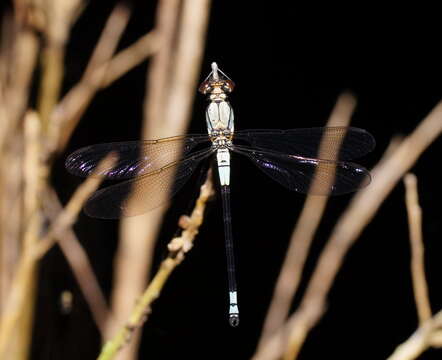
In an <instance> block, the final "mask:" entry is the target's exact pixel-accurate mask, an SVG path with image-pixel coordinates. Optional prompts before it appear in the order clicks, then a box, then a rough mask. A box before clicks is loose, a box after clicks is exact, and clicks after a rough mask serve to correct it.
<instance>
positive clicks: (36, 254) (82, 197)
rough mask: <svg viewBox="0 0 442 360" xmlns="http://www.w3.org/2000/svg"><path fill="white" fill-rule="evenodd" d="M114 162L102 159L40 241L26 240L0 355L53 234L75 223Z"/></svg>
mask: <svg viewBox="0 0 442 360" xmlns="http://www.w3.org/2000/svg"><path fill="white" fill-rule="evenodd" d="M113 161H115V156H114V155H112V154H110V155H109V156H108V157H106V158H105V159H103V160H102V161H101V162H100V164H99V165H98V167H97V169H96V171H94V173H93V174H92V175H91V176H89V177H88V178H87V179H86V181H85V182H84V183H83V184H82V185H81V186H80V187H79V188H78V189H77V191H76V192H75V193H74V195H73V196H72V197H71V200H70V201H69V202H68V204H67V205H66V207H65V208H64V209H63V211H62V212H61V213H60V214H59V216H58V217H57V218H56V220H55V221H54V222H53V223H52V224H51V225H50V227H49V230H48V233H47V234H46V236H45V237H44V238H43V239H42V240H41V241H39V242H37V243H35V242H31V241H30V240H27V241H25V243H27V244H29V245H28V246H26V247H25V248H24V249H23V253H22V256H21V258H20V262H19V264H18V267H17V271H16V274H15V276H14V279H13V282H12V286H11V291H10V293H9V294H8V295H9V296H8V298H7V303H6V306H5V311H4V313H3V317H2V318H1V322H0V358H6V356H5V354H7V345H8V343H9V342H10V339H11V334H12V332H13V331H14V329H15V328H16V323H17V321H18V320H19V318H20V316H22V314H23V309H25V303H26V301H27V300H30V299H29V298H28V297H27V295H28V292H29V290H30V289H31V288H32V287H33V286H34V285H35V281H32V277H31V274H34V273H35V268H36V263H37V261H38V260H39V259H40V258H41V256H43V255H44V254H45V253H46V251H47V250H48V249H49V248H50V247H51V246H52V245H53V244H54V243H55V240H54V237H57V236H60V235H61V234H62V233H63V232H64V231H66V229H68V228H69V227H70V226H71V225H72V224H73V222H74V221H75V219H76V217H77V215H78V212H79V211H80V210H81V208H82V206H83V204H84V203H85V201H86V200H87V199H88V197H89V196H90V195H91V194H92V192H94V191H95V190H96V188H97V187H98V185H99V184H100V182H101V180H102V177H100V176H99V174H100V172H101V171H103V168H107V167H111V166H112V164H113ZM35 216H37V215H35ZM35 216H33V217H35ZM31 225H32V222H31ZM31 225H30V226H28V228H27V229H26V233H27V234H29V235H25V238H26V237H30V236H31V235H33V234H34V227H33V226H31Z"/></svg>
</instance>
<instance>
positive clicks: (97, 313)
mask: <svg viewBox="0 0 442 360" xmlns="http://www.w3.org/2000/svg"><path fill="white" fill-rule="evenodd" d="M43 207H44V209H43V211H44V213H45V215H46V217H47V218H48V219H49V220H50V222H51V223H54V222H55V219H56V218H57V216H58V214H60V213H61V211H62V210H63V207H62V205H61V203H60V201H59V200H58V197H57V194H56V193H55V191H54V189H52V188H51V189H46V191H45V199H44V200H43ZM57 243H58V245H59V246H60V249H61V251H62V252H63V255H64V256H65V257H66V260H67V262H68V264H69V266H70V267H71V269H72V272H73V274H74V276H75V279H76V280H77V282H78V285H79V287H80V289H81V291H82V293H83V296H84V298H85V300H86V302H87V303H88V305H89V308H90V311H91V314H92V318H93V319H94V321H95V323H96V325H97V328H98V329H99V330H100V334H101V337H102V338H103V339H104V330H105V326H106V322H107V321H108V318H109V316H110V314H109V309H108V306H107V303H106V299H105V297H104V294H103V292H102V291H101V288H100V285H99V283H98V280H97V278H96V277H95V274H94V271H93V269H92V266H91V264H90V262H89V259H88V256H87V254H86V252H85V251H84V249H83V247H82V246H81V244H80V242H79V241H78V239H77V237H76V236H75V233H74V231H73V230H72V228H67V229H66V230H65V231H64V232H63V233H61V234H60V235H59V236H58V237H57Z"/></svg>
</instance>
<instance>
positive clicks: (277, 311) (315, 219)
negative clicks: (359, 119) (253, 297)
mask: <svg viewBox="0 0 442 360" xmlns="http://www.w3.org/2000/svg"><path fill="white" fill-rule="evenodd" d="M355 104H356V102H355V99H354V98H353V97H352V96H351V95H349V94H344V95H341V96H340V97H339V99H338V101H337V103H336V105H335V108H334V110H333V112H332V114H331V116H330V119H329V121H328V123H327V126H347V125H348V124H349V122H350V117H351V114H352V112H353V110H354V107H355ZM326 145H327V144H323V146H322V147H324V146H326ZM320 152H321V150H320ZM334 155H335V156H337V155H338V154H334ZM330 180H333V179H330ZM327 200H328V198H327V197H325V196H311V195H308V196H307V198H306V200H305V204H304V208H303V209H302V212H301V214H300V216H299V219H298V222H297V224H296V226H295V228H294V230H293V233H292V237H291V239H290V244H289V248H288V250H287V254H286V258H285V260H284V264H283V265H282V268H281V271H280V274H279V277H278V280H277V282H276V286H275V291H274V293H273V298H272V302H271V303H270V307H269V310H268V312H267V317H266V320H265V322H264V327H263V331H262V334H261V339H260V341H259V345H258V348H259V347H261V346H262V345H263V344H264V343H265V342H266V340H268V338H269V337H270V336H271V335H272V334H273V333H274V332H275V331H276V330H277V329H279V328H280V327H281V326H282V325H283V323H284V321H285V319H286V317H287V315H288V313H289V309H290V305H291V303H292V300H293V298H294V296H295V294H296V291H297V289H298V286H299V281H300V279H301V274H302V270H303V267H304V263H305V260H306V258H307V255H308V252H309V249H310V245H311V242H312V240H313V237H314V235H315V232H316V229H317V227H318V226H319V222H320V221H321V218H322V215H323V213H324V210H325V207H326V204H327Z"/></svg>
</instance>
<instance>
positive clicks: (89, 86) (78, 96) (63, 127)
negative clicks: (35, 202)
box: [49, 4, 130, 151]
mask: <svg viewBox="0 0 442 360" xmlns="http://www.w3.org/2000/svg"><path fill="white" fill-rule="evenodd" d="M129 17H130V10H129V9H128V8H127V7H126V6H125V5H122V4H118V5H116V6H115V8H114V9H113V11H112V13H111V15H110V16H109V18H108V20H107V22H106V25H105V26H104V29H103V31H102V33H101V36H100V39H99V40H98V43H97V46H96V47H95V49H94V52H93V54H92V56H91V59H90V60H89V64H88V65H87V67H86V70H85V73H84V74H83V77H82V79H81V80H80V82H79V83H78V84H77V85H75V86H74V87H73V88H72V89H71V90H70V91H69V92H68V93H67V94H66V95H65V96H64V97H63V99H61V100H60V102H59V104H58V105H57V106H56V108H55V110H54V112H53V114H52V116H51V123H50V125H51V128H50V129H49V150H50V151H55V150H59V151H60V150H62V149H63V148H64V147H65V145H66V143H67V142H68V140H69V138H70V136H71V134H72V132H73V131H74V129H75V127H76V126H77V124H78V122H79V121H80V118H81V116H82V115H83V113H84V111H85V110H86V108H87V106H88V105H89V103H90V101H91V100H92V98H93V96H94V95H95V93H96V92H97V91H98V90H99V89H100V88H101V84H102V83H103V79H104V77H105V75H106V70H107V66H106V65H107V64H108V63H109V60H110V59H111V57H112V55H113V53H114V51H115V49H116V47H117V45H118V42H119V40H120V37H121V35H122V34H123V31H124V29H125V28H126V25H127V23H128V21H129Z"/></svg>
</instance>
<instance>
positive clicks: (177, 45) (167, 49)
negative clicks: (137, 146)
mask: <svg viewBox="0 0 442 360" xmlns="http://www.w3.org/2000/svg"><path fill="white" fill-rule="evenodd" d="M209 9H210V1H209V0H186V1H177V0H161V1H159V2H158V8H157V15H156V24H155V29H154V31H155V34H156V36H157V41H158V42H159V45H160V48H159V49H158V51H157V52H156V53H155V55H154V56H153V57H152V59H151V61H150V65H149V72H148V74H147V81H146V98H145V102H144V121H143V130H142V135H141V136H142V138H144V139H149V138H161V137H165V136H171V135H176V134H181V133H184V132H185V131H186V128H187V124H188V122H189V120H190V117H191V110H192V101H193V99H194V96H195V94H196V93H197V92H196V86H195V85H196V82H197V79H198V77H199V74H200V62H201V57H202V50H201V49H203V48H204V44H205V42H204V37H205V33H206V30H207V24H208V18H209ZM192 84H193V85H192ZM164 211H165V209H164V207H162V208H158V209H156V210H154V211H150V212H149V213H147V214H145V215H143V216H138V217H136V218H133V219H124V220H123V221H121V222H120V242H119V247H118V251H117V255H116V259H115V275H114V279H115V280H114V287H113V292H112V296H111V299H112V301H111V304H112V310H113V314H114V319H115V323H114V324H113V325H111V326H109V333H110V334H113V333H115V331H116V326H120V324H122V323H124V322H125V321H126V319H127V317H128V315H129V313H130V309H131V308H132V304H133V301H134V299H136V298H137V297H138V296H139V294H140V293H141V292H142V291H143V289H144V288H145V284H146V279H147V278H148V274H149V271H150V266H151V261H152V255H153V248H154V244H155V239H156V236H157V232H158V230H159V228H160V226H161V222H162V218H163V213H164ZM137 345H138V338H137V339H134V341H132V343H131V344H130V346H127V347H126V348H125V349H124V351H122V352H121V353H120V355H119V359H134V358H135V357H136V355H135V353H136V351H137Z"/></svg>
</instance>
